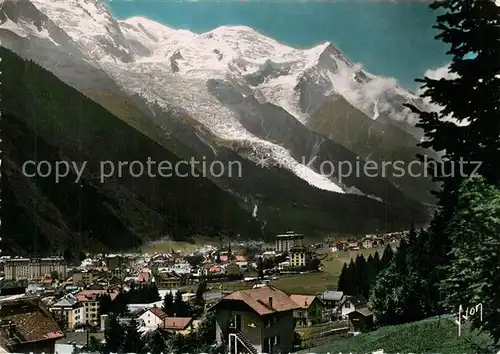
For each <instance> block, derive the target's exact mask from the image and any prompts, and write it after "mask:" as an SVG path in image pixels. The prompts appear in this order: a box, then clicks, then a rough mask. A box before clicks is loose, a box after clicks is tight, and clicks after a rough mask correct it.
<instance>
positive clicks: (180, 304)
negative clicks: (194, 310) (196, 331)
mask: <svg viewBox="0 0 500 354" xmlns="http://www.w3.org/2000/svg"><path fill="white" fill-rule="evenodd" d="M182 294H183V293H182V292H181V291H177V292H176V293H175V299H174V316H176V317H188V316H189V315H190V309H189V305H188V304H187V303H186V302H185V301H183V300H182Z"/></svg>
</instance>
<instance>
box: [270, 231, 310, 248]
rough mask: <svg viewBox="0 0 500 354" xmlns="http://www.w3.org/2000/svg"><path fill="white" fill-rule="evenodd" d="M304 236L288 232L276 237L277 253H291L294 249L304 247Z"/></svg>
mask: <svg viewBox="0 0 500 354" xmlns="http://www.w3.org/2000/svg"><path fill="white" fill-rule="evenodd" d="M303 244H304V235H302V234H296V233H295V232H293V231H287V232H286V233H284V234H282V235H277V236H276V252H289V251H290V249H291V248H292V247H297V246H303Z"/></svg>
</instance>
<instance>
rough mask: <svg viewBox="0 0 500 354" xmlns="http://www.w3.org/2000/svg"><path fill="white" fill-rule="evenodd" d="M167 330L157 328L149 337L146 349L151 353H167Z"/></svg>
mask: <svg viewBox="0 0 500 354" xmlns="http://www.w3.org/2000/svg"><path fill="white" fill-rule="evenodd" d="M166 333H167V332H165V331H164V330H162V329H159V328H157V329H156V330H154V331H153V332H152V333H151V334H150V335H148V337H147V343H146V349H147V351H148V352H149V353H155V354H160V353H164V354H166V353H167V335H166Z"/></svg>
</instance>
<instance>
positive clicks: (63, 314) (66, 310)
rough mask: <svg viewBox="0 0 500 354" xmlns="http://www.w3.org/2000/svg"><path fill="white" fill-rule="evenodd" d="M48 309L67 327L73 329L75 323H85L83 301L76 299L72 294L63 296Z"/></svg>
mask: <svg viewBox="0 0 500 354" xmlns="http://www.w3.org/2000/svg"><path fill="white" fill-rule="evenodd" d="M49 310H50V312H52V313H53V314H54V316H55V317H56V318H57V319H59V320H61V321H62V323H63V324H64V326H65V327H66V328H67V329H70V330H73V329H75V326H76V325H83V324H85V323H86V317H85V315H86V313H85V307H84V306H83V303H81V302H78V299H77V298H76V296H74V295H73V294H67V295H65V296H63V297H62V298H61V299H59V301H57V302H56V303H55V304H53V305H52V306H51V307H50V309H49ZM60 323H61V322H60Z"/></svg>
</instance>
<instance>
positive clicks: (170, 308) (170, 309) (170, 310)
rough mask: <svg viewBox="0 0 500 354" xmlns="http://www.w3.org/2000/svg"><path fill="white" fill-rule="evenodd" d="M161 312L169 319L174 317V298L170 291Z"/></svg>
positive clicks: (164, 298)
mask: <svg viewBox="0 0 500 354" xmlns="http://www.w3.org/2000/svg"><path fill="white" fill-rule="evenodd" d="M161 310H162V311H163V312H165V313H166V314H167V316H169V317H172V316H173V315H174V296H173V295H172V293H171V292H170V291H169V292H167V293H166V294H165V296H164V297H163V303H162V305H161Z"/></svg>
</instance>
